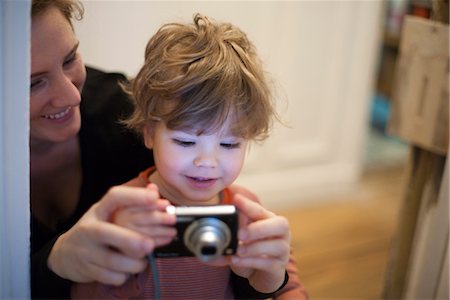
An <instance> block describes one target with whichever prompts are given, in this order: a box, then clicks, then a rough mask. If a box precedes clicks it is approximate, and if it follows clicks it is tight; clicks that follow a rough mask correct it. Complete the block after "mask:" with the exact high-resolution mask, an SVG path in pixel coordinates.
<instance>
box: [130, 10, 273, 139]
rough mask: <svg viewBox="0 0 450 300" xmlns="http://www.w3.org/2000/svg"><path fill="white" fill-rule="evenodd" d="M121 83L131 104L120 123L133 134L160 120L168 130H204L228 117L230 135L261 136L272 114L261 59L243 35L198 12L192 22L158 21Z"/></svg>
mask: <svg viewBox="0 0 450 300" xmlns="http://www.w3.org/2000/svg"><path fill="white" fill-rule="evenodd" d="M123 87H124V90H125V91H127V92H128V93H129V94H130V95H131V97H132V100H133V102H134V105H135V110H134V113H133V114H132V115H131V117H130V118H128V119H127V120H125V121H124V122H125V124H127V125H128V127H130V128H132V129H134V130H136V131H137V132H138V133H142V130H143V128H144V127H145V126H146V125H147V124H149V122H151V121H152V120H162V121H164V122H165V123H166V126H167V127H168V128H170V129H175V130H183V129H190V130H192V129H195V130H196V134H208V133H213V132H215V131H216V130H218V129H220V128H221V127H222V124H223V123H224V122H225V121H226V120H227V119H228V118H229V117H233V119H232V123H231V124H232V128H231V133H232V134H234V135H237V136H242V137H244V138H248V139H253V140H263V139H265V138H266V137H267V136H268V134H269V132H270V129H271V126H272V120H273V117H276V113H275V109H274V106H273V103H272V97H271V91H270V88H269V85H268V82H267V79H266V76H265V73H264V71H263V69H262V64H261V61H260V59H259V58H258V56H257V54H256V50H255V47H254V45H253V44H252V43H251V42H250V41H249V40H248V38H247V36H246V34H245V33H244V32H242V31H241V30H240V29H239V28H237V27H236V26H233V25H232V24H230V23H217V22H215V21H214V20H212V19H210V18H208V17H206V16H203V15H201V14H196V15H195V16H194V22H193V24H181V23H169V24H166V25H163V26H162V27H161V28H160V29H159V30H158V31H157V32H156V34H155V35H154V36H153V37H152V38H151V39H150V41H149V42H148V44H147V47H146V50H145V62H144V65H143V66H142V68H141V69H140V71H139V73H138V74H137V76H136V78H134V80H132V81H131V82H130V83H129V84H128V85H123Z"/></svg>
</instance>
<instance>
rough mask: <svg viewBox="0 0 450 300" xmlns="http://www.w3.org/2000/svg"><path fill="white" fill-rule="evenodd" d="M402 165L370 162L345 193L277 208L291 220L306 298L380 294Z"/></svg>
mask: <svg viewBox="0 0 450 300" xmlns="http://www.w3.org/2000/svg"><path fill="white" fill-rule="evenodd" d="M403 170H404V167H403V165H397V166H389V167H382V168H370V169H369V170H367V171H365V173H364V175H363V179H362V181H361V183H360V185H359V187H358V189H357V191H356V192H355V193H352V194H351V195H349V196H346V197H345V199H337V200H336V199H333V201H324V200H323V199H321V200H320V201H317V202H318V203H319V204H317V205H316V206H308V207H302V208H299V209H298V210H297V211H295V210H294V211H292V210H290V211H278V212H277V213H279V214H282V215H284V216H286V217H287V218H288V219H289V222H290V224H291V227H292V243H293V247H294V254H295V257H296V259H297V263H298V267H299V269H300V277H301V279H302V282H303V283H304V285H305V286H306V288H307V290H308V292H309V294H310V298H311V299H314V300H318V299H358V300H363V299H381V293H382V289H383V281H384V276H385V270H386V264H387V260H388V254H389V248H390V245H391V241H392V237H393V233H394V230H395V226H396V219H397V212H398V209H399V205H400V202H401V198H402V193H403V190H402V189H403V178H404V177H403Z"/></svg>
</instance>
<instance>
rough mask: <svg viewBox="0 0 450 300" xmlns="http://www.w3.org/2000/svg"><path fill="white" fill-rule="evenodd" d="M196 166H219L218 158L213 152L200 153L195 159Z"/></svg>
mask: <svg viewBox="0 0 450 300" xmlns="http://www.w3.org/2000/svg"><path fill="white" fill-rule="evenodd" d="M194 165H195V166H196V167H203V168H214V167H216V166H217V158H216V155H215V154H214V153H213V152H204V153H199V154H198V155H197V156H196V157H195V159H194Z"/></svg>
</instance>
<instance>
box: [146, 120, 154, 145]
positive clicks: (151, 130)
mask: <svg viewBox="0 0 450 300" xmlns="http://www.w3.org/2000/svg"><path fill="white" fill-rule="evenodd" d="M143 133H144V144H145V147H147V148H148V149H153V134H154V128H153V126H151V125H145V127H144V130H143Z"/></svg>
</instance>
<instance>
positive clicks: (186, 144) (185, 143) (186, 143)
mask: <svg viewBox="0 0 450 300" xmlns="http://www.w3.org/2000/svg"><path fill="white" fill-rule="evenodd" d="M173 142H174V143H175V144H177V145H179V146H182V147H190V146H194V145H195V142H192V141H185V140H180V139H173Z"/></svg>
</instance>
